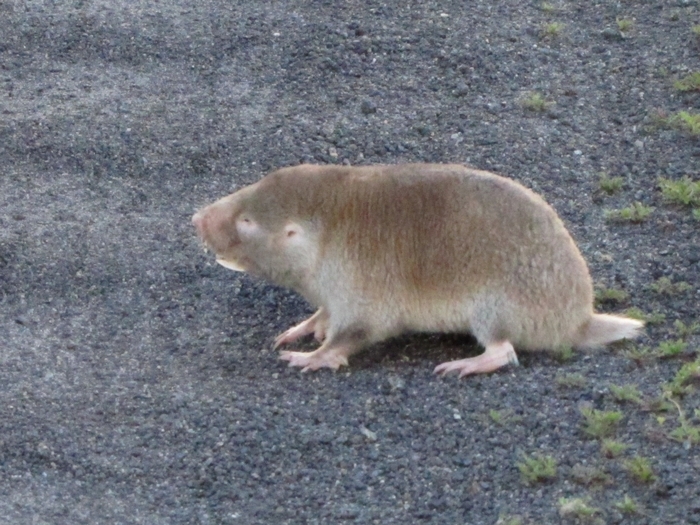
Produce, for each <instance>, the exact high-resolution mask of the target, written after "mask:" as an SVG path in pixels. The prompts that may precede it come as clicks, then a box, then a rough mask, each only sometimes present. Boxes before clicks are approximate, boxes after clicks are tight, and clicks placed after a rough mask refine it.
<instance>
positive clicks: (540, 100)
mask: <svg viewBox="0 0 700 525" xmlns="http://www.w3.org/2000/svg"><path fill="white" fill-rule="evenodd" d="M521 104H522V105H523V107H524V108H525V109H527V110H530V111H536V112H542V111H544V110H546V109H547V108H548V107H549V106H550V105H551V104H552V103H551V102H548V101H547V99H545V98H544V95H542V94H541V93H537V92H536V91H532V92H530V93H528V94H527V95H525V96H524V97H523V99H522V100H521Z"/></svg>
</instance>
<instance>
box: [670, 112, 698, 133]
mask: <svg viewBox="0 0 700 525" xmlns="http://www.w3.org/2000/svg"><path fill="white" fill-rule="evenodd" d="M669 123H670V124H671V125H672V126H674V127H677V128H679V129H682V130H683V131H687V132H688V133H690V134H691V135H700V113H691V112H690V111H679V112H678V113H676V114H675V115H673V116H671V117H670V119H669Z"/></svg>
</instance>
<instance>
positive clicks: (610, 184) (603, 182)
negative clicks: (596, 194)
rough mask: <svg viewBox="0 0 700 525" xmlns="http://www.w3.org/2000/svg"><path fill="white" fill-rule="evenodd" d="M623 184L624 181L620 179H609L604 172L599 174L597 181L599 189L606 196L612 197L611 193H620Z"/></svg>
mask: <svg viewBox="0 0 700 525" xmlns="http://www.w3.org/2000/svg"><path fill="white" fill-rule="evenodd" d="M624 183H625V179H623V178H622V177H611V176H609V175H608V174H607V173H605V172H604V171H603V172H601V173H600V177H599V179H598V184H599V186H600V189H601V190H602V191H604V192H605V193H607V194H608V195H612V194H613V193H617V192H618V191H620V190H621V189H622V185H623V184H624Z"/></svg>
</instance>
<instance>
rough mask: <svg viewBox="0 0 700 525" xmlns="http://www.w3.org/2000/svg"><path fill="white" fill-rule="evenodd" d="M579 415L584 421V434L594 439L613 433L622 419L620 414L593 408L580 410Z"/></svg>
mask: <svg viewBox="0 0 700 525" xmlns="http://www.w3.org/2000/svg"><path fill="white" fill-rule="evenodd" d="M581 414H582V415H583V417H584V419H585V421H584V424H583V431H584V433H586V434H588V435H589V436H591V437H594V438H603V437H607V436H611V435H612V434H614V433H615V430H616V429H617V425H618V423H619V422H620V420H621V419H622V412H618V411H605V410H596V409H594V408H582V409H581Z"/></svg>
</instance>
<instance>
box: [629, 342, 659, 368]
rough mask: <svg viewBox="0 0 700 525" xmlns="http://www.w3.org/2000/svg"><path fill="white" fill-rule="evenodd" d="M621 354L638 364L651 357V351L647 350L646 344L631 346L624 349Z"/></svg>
mask: <svg viewBox="0 0 700 525" xmlns="http://www.w3.org/2000/svg"><path fill="white" fill-rule="evenodd" d="M622 355H623V356H625V357H626V358H628V359H631V360H632V361H634V362H635V363H636V364H637V365H638V366H641V365H643V364H644V363H646V362H647V361H650V360H651V359H652V357H653V356H652V353H651V352H650V351H649V348H647V347H646V346H640V347H632V348H631V349H629V350H626V351H624V352H623V353H622Z"/></svg>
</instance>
